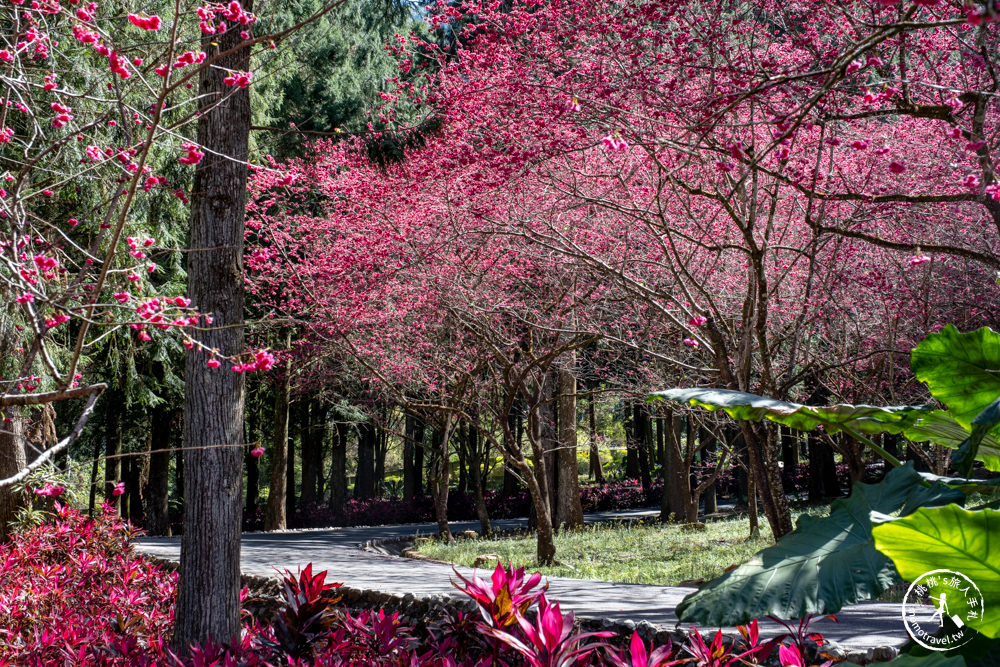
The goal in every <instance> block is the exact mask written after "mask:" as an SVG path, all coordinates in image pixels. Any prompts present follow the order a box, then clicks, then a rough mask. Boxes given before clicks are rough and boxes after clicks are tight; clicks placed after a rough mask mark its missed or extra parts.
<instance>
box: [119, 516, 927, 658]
mask: <svg viewBox="0 0 1000 667" xmlns="http://www.w3.org/2000/svg"><path fill="white" fill-rule="evenodd" d="M655 513H656V512H655V511H651V510H646V511H642V510H632V511H628V512H604V513H596V514H589V515H587V520H588V521H590V522H597V521H609V520H613V519H616V518H623V517H639V516H643V515H644V514H645V515H647V516H648V515H654V514H655ZM526 523H527V520H526V519H509V520H500V521H496V522H495V526H496V528H497V529H498V530H517V529H520V528H523V527H525V526H526ZM477 528H478V522H473V521H465V522H455V523H453V524H451V529H452V531H454V532H456V533H458V532H462V531H467V530H475V529H477ZM435 532H436V528H435V526H434V525H433V524H409V525H404V526H371V527H356V528H325V529H314V530H300V531H287V532H273V533H246V534H244V535H243V540H242V548H241V563H242V568H243V571H244V572H245V573H246V574H253V575H257V576H264V577H276V576H278V574H279V573H280V572H281V571H283V570H284V569H289V570H291V571H293V572H294V571H296V570H297V569H298V568H300V567H304V566H305V565H306V564H307V563H312V564H313V568H314V569H315V570H329V573H330V574H329V578H330V579H332V580H333V581H339V582H343V583H344V585H345V586H348V587H351V588H354V589H360V590H368V591H379V592H384V593H394V594H397V595H404V594H407V593H410V594H412V595H414V596H415V597H418V598H427V597H430V596H442V595H444V596H453V597H456V598H457V597H459V594H458V593H457V591H456V590H455V589H454V587H453V586H452V585H451V579H452V578H454V573H453V571H452V566H451V565H447V564H444V563H436V562H430V561H423V560H415V559H412V558H402V557H398V556H391V555H388V554H384V553H377V552H373V551H370V550H365V549H364V546H365V545H366V544H369V543H371V542H377V541H379V540H394V539H395V540H400V539H405V538H408V537H413V536H414V535H418V534H422V535H429V534H432V533H435ZM619 546H620V545H617V544H613V545H612V544H609V545H608V549H609V550H611V549H612V548H617V547H619ZM138 548H139V550H140V551H141V552H143V553H146V554H149V555H152V556H157V557H160V558H165V559H167V560H171V561H174V562H176V561H177V560H178V559H179V556H180V538H179V537H145V538H142V539H141V540H140V541H139V544H138ZM460 571H461V572H462V573H463V574H464V575H466V576H467V575H468V574H469V573H471V570H469V569H468V568H464V567H463V568H460ZM547 579H548V581H549V592H550V594H551V597H552V599H555V600H558V601H560V602H561V604H562V606H563V608H564V609H566V610H573V611H574V612H575V613H576V614H577V616H578V617H580V618H590V619H609V620H614V621H625V620H631V621H635V622H638V621H648V622H650V623H653V624H654V625H658V626H665V627H670V628H672V627H674V626H675V625H677V616H676V615H675V614H674V608H675V607H676V606H677V604H678V603H680V601H681V600H682V599H684V596H686V595H687V594H689V593H691V592H692V591H693V590H694V589H693V588H687V587H676V586H652V585H640V584H623V583H612V582H604V581H593V580H587V579H582V578H569V577H547ZM837 618H838V619H839V623H829V622H824V623H823V626H824V627H822V628H820V627H817V628H816V629H817V630H820V631H821V632H823V634H824V636H826V638H827V639H831V640H833V641H836V642H837V643H839V644H840V645H841V646H843V647H845V648H848V649H861V650H864V649H868V648H873V647H878V646H892V647H897V648H898V647H899V646H902V645H903V644H904V643H905V642H906V640H907V636H906V632H905V630H904V627H903V623H902V621H901V617H900V605H899V604H897V603H883V602H869V603H862V604H856V605H850V606H848V607H845V608H844V609H843V610H841V611H840V612H839V613H838V614H837ZM762 628H763V630H764V632H765V633H766V632H767V631H768V630H769V631H770V633H776V632H777V628H776V627H773V624H771V623H770V622H767V621H765V622H764V624H763V626H762Z"/></svg>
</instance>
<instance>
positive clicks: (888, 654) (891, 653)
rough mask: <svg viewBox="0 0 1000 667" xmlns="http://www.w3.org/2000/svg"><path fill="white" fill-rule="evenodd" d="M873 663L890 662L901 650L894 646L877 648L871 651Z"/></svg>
mask: <svg viewBox="0 0 1000 667" xmlns="http://www.w3.org/2000/svg"><path fill="white" fill-rule="evenodd" d="M870 653H871V657H872V662H889V661H890V660H895V659H896V656H898V655H899V649H897V648H896V647H894V646H876V647H875V648H873V649H872V650H871V651H870Z"/></svg>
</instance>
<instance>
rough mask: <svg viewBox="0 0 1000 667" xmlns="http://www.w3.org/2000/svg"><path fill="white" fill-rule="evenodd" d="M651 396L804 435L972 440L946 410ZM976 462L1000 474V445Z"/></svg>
mask: <svg viewBox="0 0 1000 667" xmlns="http://www.w3.org/2000/svg"><path fill="white" fill-rule="evenodd" d="M649 398H650V400H669V401H676V402H679V403H687V404H690V405H697V406H699V407H702V408H705V409H706V410H712V411H715V410H723V411H725V412H726V414H728V415H729V416H730V417H732V418H733V419H747V420H750V421H761V420H763V419H769V420H771V421H773V422H777V423H779V424H782V425H784V426H788V427H791V428H794V429H797V430H801V431H810V430H813V429H815V428H816V427H817V426H822V427H823V428H824V430H826V432H828V433H837V432H838V431H843V430H850V431H856V432H858V433H863V434H865V435H874V434H877V433H894V434H900V435H902V436H903V437H904V438H906V439H907V440H911V441H913V442H927V441H930V442H933V443H935V444H939V445H944V446H946V447H950V448H952V449H957V448H959V447H960V446H962V444H963V443H965V442H966V441H968V439H969V430H968V429H966V428H964V427H963V426H962V425H961V424H959V423H958V422H956V421H955V419H954V418H952V417H951V415H950V414H949V413H948V412H945V411H943V410H934V409H931V408H929V407H926V406H919V405H894V406H887V407H878V406H874V405H850V404H847V403H841V404H837V405H830V406H809V405H802V404H801V403H791V402H789V401H779V400H777V399H773V398H767V397H765V396H758V395H757V394H749V393H747V392H743V391H735V390H732V389H711V388H708V389H703V388H698V387H689V388H677V389H667V390H666V391H658V392H656V393H654V394H652V395H651V396H650V397H649ZM976 458H978V459H980V460H982V461H983V462H984V463H985V464H986V467H987V468H988V469H989V470H995V471H1000V441H998V440H997V439H996V438H995V437H993V436H992V435H988V434H987V435H984V437H983V440H982V442H981V443H980V446H979V449H978V452H977V454H976Z"/></svg>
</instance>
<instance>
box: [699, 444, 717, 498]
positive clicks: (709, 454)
mask: <svg viewBox="0 0 1000 667" xmlns="http://www.w3.org/2000/svg"><path fill="white" fill-rule="evenodd" d="M698 438H699V441H700V442H701V443H702V444H704V443H705V442H708V438H711V443H710V444H707V445H704V448H703V449H702V450H701V461H702V465H703V466H705V467H707V464H711V465H714V464H715V463H716V458H715V457H716V455H717V454H716V446H715V436H714V435H710V433H709V431H708V429H706V428H700V429H699V432H698ZM704 498H705V514H715V513H716V512H718V511H719V502H718V495H717V493H716V486H715V482H712V483H711V484H709V485H708V486H707V487H706V488H705V493H704Z"/></svg>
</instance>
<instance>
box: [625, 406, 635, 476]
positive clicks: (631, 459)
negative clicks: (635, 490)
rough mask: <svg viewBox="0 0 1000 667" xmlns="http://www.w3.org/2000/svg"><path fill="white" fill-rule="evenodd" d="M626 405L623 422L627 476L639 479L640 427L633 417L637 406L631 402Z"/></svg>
mask: <svg viewBox="0 0 1000 667" xmlns="http://www.w3.org/2000/svg"><path fill="white" fill-rule="evenodd" d="M626 406H627V407H626V410H625V421H624V423H623V424H622V426H623V427H624V428H625V478H626V479H639V435H638V428H639V427H638V424H636V423H635V419H634V418H633V415H634V414H635V408H634V407H633V406H632V405H631V404H626Z"/></svg>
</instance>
